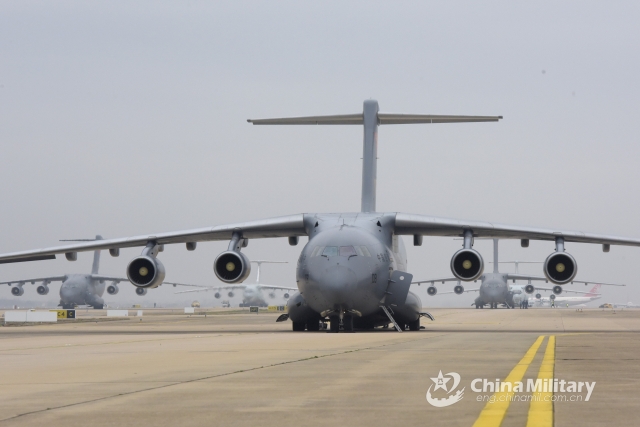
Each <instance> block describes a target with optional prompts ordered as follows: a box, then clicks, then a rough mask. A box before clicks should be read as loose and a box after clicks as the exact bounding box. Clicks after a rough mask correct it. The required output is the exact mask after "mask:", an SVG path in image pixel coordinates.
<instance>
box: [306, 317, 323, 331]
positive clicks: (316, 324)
mask: <svg viewBox="0 0 640 427" xmlns="http://www.w3.org/2000/svg"><path fill="white" fill-rule="evenodd" d="M319 330H320V321H319V320H318V319H314V320H310V321H309V322H307V331H319Z"/></svg>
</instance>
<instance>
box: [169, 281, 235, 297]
mask: <svg viewBox="0 0 640 427" xmlns="http://www.w3.org/2000/svg"><path fill="white" fill-rule="evenodd" d="M162 284H163V285H173V286H189V287H194V288H197V289H189V290H187V291H178V292H174V294H186V293H189V292H208V291H222V290H226V289H231V290H233V289H244V288H246V287H247V285H245V284H237V285H223V286H204V285H191V284H188V283H174V282H163V283H162Z"/></svg>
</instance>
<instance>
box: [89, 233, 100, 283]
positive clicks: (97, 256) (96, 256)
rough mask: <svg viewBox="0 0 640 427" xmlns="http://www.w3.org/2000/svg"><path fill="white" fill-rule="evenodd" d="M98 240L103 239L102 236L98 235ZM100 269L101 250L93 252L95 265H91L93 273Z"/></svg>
mask: <svg viewBox="0 0 640 427" xmlns="http://www.w3.org/2000/svg"><path fill="white" fill-rule="evenodd" d="M96 240H102V236H100V235H98V236H96ZM99 269H100V251H94V252H93V266H92V267H91V274H98V270H99Z"/></svg>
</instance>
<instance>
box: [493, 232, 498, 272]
mask: <svg viewBox="0 0 640 427" xmlns="http://www.w3.org/2000/svg"><path fill="white" fill-rule="evenodd" d="M493 272H494V273H498V272H499V271H498V239H493Z"/></svg>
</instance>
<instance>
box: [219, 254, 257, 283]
mask: <svg viewBox="0 0 640 427" xmlns="http://www.w3.org/2000/svg"><path fill="white" fill-rule="evenodd" d="M213 271H214V272H215V273H216V277H218V279H220V280H222V281H223V282H225V283H242V282H244V280H245V279H246V278H247V277H249V274H250V273H251V262H250V261H249V258H247V256H246V255H245V254H243V253H242V252H235V251H225V252H222V253H221V254H220V255H218V257H217V258H216V260H215V261H214V262H213Z"/></svg>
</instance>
